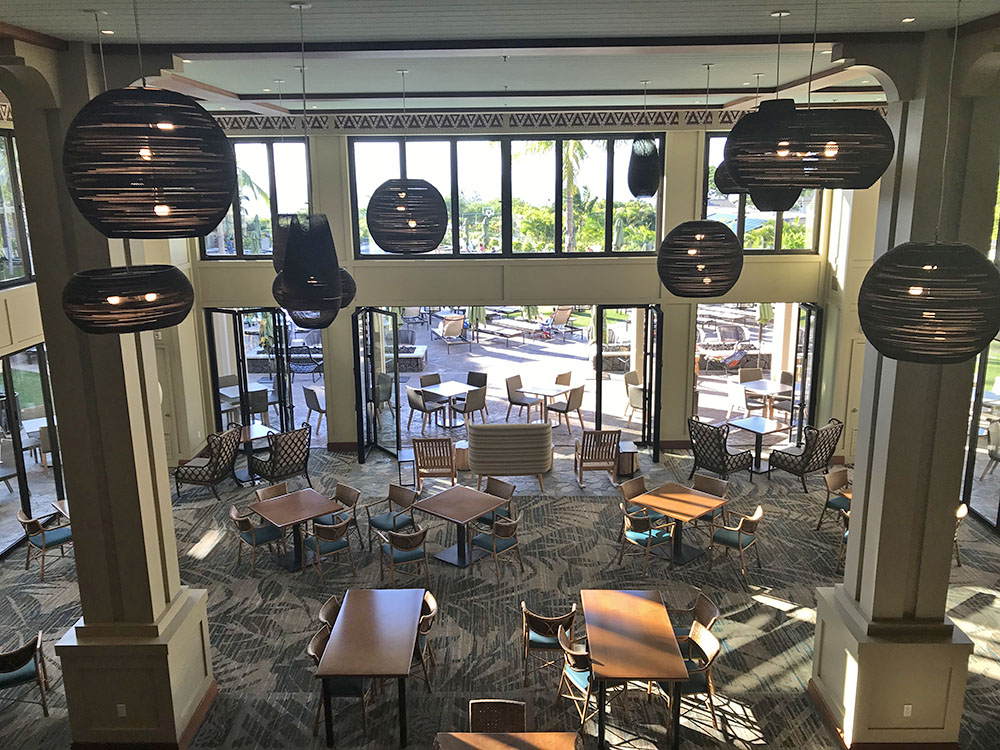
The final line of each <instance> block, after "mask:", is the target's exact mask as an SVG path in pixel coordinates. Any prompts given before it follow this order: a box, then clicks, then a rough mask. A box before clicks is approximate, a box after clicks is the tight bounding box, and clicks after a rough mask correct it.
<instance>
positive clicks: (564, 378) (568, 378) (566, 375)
mask: <svg viewBox="0 0 1000 750" xmlns="http://www.w3.org/2000/svg"><path fill="white" fill-rule="evenodd" d="M572 382H573V372H572V371H570V372H561V373H559V374H558V375H556V385H569V384H570V383H572Z"/></svg>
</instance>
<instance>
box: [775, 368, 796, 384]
mask: <svg viewBox="0 0 1000 750" xmlns="http://www.w3.org/2000/svg"><path fill="white" fill-rule="evenodd" d="M778 382H779V383H781V384H782V385H795V375H793V374H792V373H790V372H786V371H784V370H782V372H781V374H780V375H778Z"/></svg>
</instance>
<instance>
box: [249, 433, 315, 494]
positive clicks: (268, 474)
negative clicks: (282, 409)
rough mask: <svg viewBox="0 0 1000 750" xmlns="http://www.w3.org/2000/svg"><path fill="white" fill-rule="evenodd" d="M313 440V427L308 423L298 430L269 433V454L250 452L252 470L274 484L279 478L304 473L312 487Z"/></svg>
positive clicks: (288, 477) (287, 477)
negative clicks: (311, 453) (310, 455)
mask: <svg viewBox="0 0 1000 750" xmlns="http://www.w3.org/2000/svg"><path fill="white" fill-rule="evenodd" d="M311 440H312V427H311V426H310V425H309V424H308V423H303V424H302V426H301V427H300V428H299V429H297V430H289V431H288V432H277V433H271V434H269V435H268V436H267V448H268V451H267V456H265V457H259V456H256V455H254V454H250V456H249V457H248V461H249V463H250V471H251V472H252V473H253V474H256V475H257V476H261V477H264V479H267V480H268V481H269V482H271V483H272V484H273V483H274V482H276V481H278V480H279V479H290V478H291V477H295V476H298V475H299V474H304V475H305V477H306V482H308V484H309V486H310V487H312V479H310V478H309V448H310V443H311Z"/></svg>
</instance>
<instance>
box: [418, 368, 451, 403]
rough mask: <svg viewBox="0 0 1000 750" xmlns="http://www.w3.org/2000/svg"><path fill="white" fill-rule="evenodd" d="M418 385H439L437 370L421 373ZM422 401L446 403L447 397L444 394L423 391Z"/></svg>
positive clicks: (422, 386)
mask: <svg viewBox="0 0 1000 750" xmlns="http://www.w3.org/2000/svg"><path fill="white" fill-rule="evenodd" d="M419 381H420V387H421V388H427V387H429V386H432V385H441V373H439V372H428V373H426V374H425V375H421V376H420V378H419ZM423 397H424V401H427V402H431V403H443V404H446V403H448V399H447V398H446V397H444V396H439V395H438V394H436V393H424V394H423Z"/></svg>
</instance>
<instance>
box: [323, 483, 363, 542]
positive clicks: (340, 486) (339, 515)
mask: <svg viewBox="0 0 1000 750" xmlns="http://www.w3.org/2000/svg"><path fill="white" fill-rule="evenodd" d="M330 499H331V500H334V501H335V502H338V503H340V504H341V505H342V506H344V510H339V511H337V512H336V513H327V514H326V515H325V516H319V517H317V518H314V519H313V523H323V524H326V525H327V526H332V525H333V524H335V523H337V522H338V521H343V520H344V519H345V518H347V517H348V515H350V516H351V528H352V529H354V532H355V533H356V534H357V535H358V544H360V545H361V546H362V547H364V544H365V540H364V539H362V538H361V527H360V526H358V517H357V515H356V514H355V512H354V511H355V510H357V507H358V500H360V499H361V490H359V489H357V488H355V487H351V485H349V484H344V483H343V482H338V483H337V488H336V489H335V490H334V491H333V497H332V498H330Z"/></svg>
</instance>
